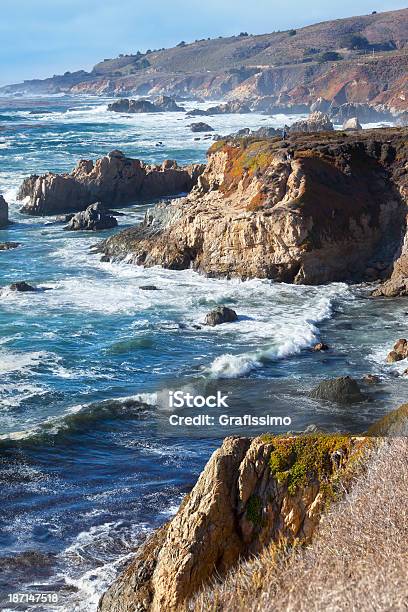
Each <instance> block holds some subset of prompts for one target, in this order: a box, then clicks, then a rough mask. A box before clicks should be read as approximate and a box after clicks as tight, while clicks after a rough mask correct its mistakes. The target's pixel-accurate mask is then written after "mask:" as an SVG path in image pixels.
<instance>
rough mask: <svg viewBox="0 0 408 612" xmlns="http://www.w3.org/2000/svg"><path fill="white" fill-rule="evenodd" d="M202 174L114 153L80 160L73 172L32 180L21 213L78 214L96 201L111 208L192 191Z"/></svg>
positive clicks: (21, 196)
mask: <svg viewBox="0 0 408 612" xmlns="http://www.w3.org/2000/svg"><path fill="white" fill-rule="evenodd" d="M203 170H204V166H203V165H202V164H193V165H191V166H186V167H181V168H179V167H178V166H177V163H176V162H173V161H170V160H167V161H165V162H163V164H162V165H161V166H154V165H147V164H144V163H143V162H141V161H140V160H138V159H132V158H130V157H126V156H125V155H124V154H123V153H122V152H121V151H112V152H111V153H109V154H108V155H106V156H105V157H102V158H101V159H98V160H97V161H96V162H95V163H94V162H93V161H89V160H81V161H80V162H78V164H77V166H76V167H75V168H74V170H73V171H72V172H71V173H70V174H53V173H49V174H45V175H43V176H37V175H32V176H30V177H29V178H27V179H25V180H24V182H23V184H22V185H21V187H20V189H19V192H18V194H17V199H18V200H23V201H24V205H23V207H22V209H21V210H22V212H25V213H27V214H30V215H47V214H48V215H57V214H61V213H65V212H70V211H73V212H76V211H80V210H85V209H86V208H87V207H88V206H90V205H91V204H93V203H94V202H101V204H102V205H103V206H106V207H107V208H110V207H112V206H117V205H123V204H129V203H131V202H137V201H141V200H147V199H152V198H157V197H162V196H166V195H167V196H171V195H177V194H180V193H185V192H189V191H190V190H191V189H192V187H193V186H194V185H195V184H196V182H197V179H198V176H199V175H200V174H201V173H202V172H203Z"/></svg>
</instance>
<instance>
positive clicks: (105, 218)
mask: <svg viewBox="0 0 408 612" xmlns="http://www.w3.org/2000/svg"><path fill="white" fill-rule="evenodd" d="M111 212H112V211H110V210H108V209H107V208H105V207H104V206H103V205H102V204H101V203H100V202H95V204H91V206H88V208H87V209H86V210H84V211H83V212H79V213H77V214H76V215H74V216H73V217H72V219H71V220H70V222H69V223H68V225H67V226H66V227H64V229H65V230H73V231H74V230H92V231H98V230H105V229H110V228H113V227H116V226H117V225H118V222H117V220H116V219H115V217H114V216H112V215H111V214H110V213H111Z"/></svg>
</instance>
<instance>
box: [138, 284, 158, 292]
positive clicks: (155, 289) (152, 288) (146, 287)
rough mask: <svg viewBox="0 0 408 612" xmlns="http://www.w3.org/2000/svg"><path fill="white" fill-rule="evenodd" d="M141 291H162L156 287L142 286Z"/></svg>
mask: <svg viewBox="0 0 408 612" xmlns="http://www.w3.org/2000/svg"><path fill="white" fill-rule="evenodd" d="M139 289H141V290H142V291H160V289H159V288H158V287H156V285H140V287H139Z"/></svg>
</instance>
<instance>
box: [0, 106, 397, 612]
mask: <svg viewBox="0 0 408 612" xmlns="http://www.w3.org/2000/svg"><path fill="white" fill-rule="evenodd" d="M108 102H109V100H105V99H100V98H99V99H93V98H67V97H64V96H61V97H53V98H38V99H35V100H30V99H13V100H11V99H6V98H0V125H1V126H2V129H1V130H0V193H3V195H4V196H5V198H6V199H7V201H8V202H9V204H10V209H11V210H10V217H11V218H12V220H13V221H14V223H13V224H12V225H10V226H9V228H7V229H5V230H0V241H6V240H9V241H16V242H21V247H19V248H18V249H16V250H11V251H5V252H0V482H1V491H2V496H1V502H0V567H1V574H0V592H1V594H2V596H3V599H2V600H1V602H2V603H1V606H2V609H4V610H8V609H10V610H11V609H13V610H15V609H22V610H23V609H26V608H27V606H25V605H24V604H21V605H19V606H16V605H14V604H7V594H9V593H15V592H29V593H41V592H44V591H57V592H58V594H59V603H58V604H56V605H52V604H47V605H46V606H45V607H44V605H41V604H38V605H34V604H30V605H29V609H33V610H54V609H55V610H65V611H67V612H73V611H93V610H96V606H97V602H98V599H99V597H100V595H101V594H102V593H103V591H104V590H105V588H106V587H107V586H108V585H109V583H110V582H111V581H112V580H113V579H114V578H115V576H116V575H117V573H118V572H119V571H120V570H121V568H123V567H124V565H125V564H126V562H127V561H128V560H129V559H130V557H131V554H132V551H133V550H134V549H135V547H136V546H137V545H138V543H139V542H140V541H141V540H142V539H143V538H144V537H145V536H146V534H147V533H149V532H150V531H151V529H153V528H154V527H156V526H157V525H159V524H161V523H162V522H163V521H165V520H166V519H168V518H169V517H170V516H171V515H172V514H173V513H174V512H175V511H176V509H177V506H178V504H179V502H180V500H181V499H182V497H183V495H184V494H185V492H186V491H188V490H190V488H191V487H192V486H193V484H194V482H195V480H196V478H197V476H198V474H199V473H200V471H201V469H202V468H203V466H204V465H205V463H206V461H207V460H208V458H209V456H210V454H211V453H212V452H213V450H215V449H216V448H217V447H218V446H219V444H220V441H221V439H222V438H223V437H224V436H226V435H229V434H230V433H240V434H242V435H245V434H246V433H248V434H253V433H256V431H255V430H254V431H252V430H245V429H242V428H241V429H239V428H235V429H234V428H228V429H224V430H222V429H220V428H216V429H214V430H212V431H211V432H209V431H205V432H200V431H198V432H194V433H193V434H191V435H190V434H189V432H186V431H184V430H175V431H172V432H169V429H168V428H166V427H165V426H163V423H165V422H166V419H167V415H166V413H165V411H163V409H162V407H161V406H160V404H159V403H158V400H157V397H158V396H157V394H158V393H160V392H161V391H162V390H166V389H183V388H191V387H193V388H198V389H203V388H204V389H209V388H211V389H220V390H222V391H224V392H232V393H233V394H234V397H235V404H234V406H233V411H235V412H236V413H237V414H238V413H239V414H241V413H242V414H245V413H247V412H248V410H249V409H250V411H251V413H252V414H259V415H262V414H265V411H266V408H267V410H268V411H269V412H270V411H272V412H273V414H275V415H288V414H289V415H290V416H291V418H292V424H293V425H292V429H295V430H301V429H304V428H305V427H307V426H308V425H310V424H312V423H313V424H316V425H318V426H321V427H325V428H327V429H332V430H333V429H348V430H352V431H364V429H365V427H366V426H367V424H368V423H370V422H371V421H373V420H374V419H375V418H377V417H379V416H381V415H382V414H384V413H385V412H387V411H388V410H390V409H391V408H392V407H395V406H397V405H398V404H399V403H401V402H402V401H403V400H404V397H405V396H406V386H407V384H408V383H407V380H406V379H404V378H403V377H401V376H398V374H399V373H401V372H402V371H403V370H404V369H405V367H406V364H404V363H401V364H397V365H392V366H390V365H388V364H386V363H385V357H386V354H387V352H388V350H390V348H391V346H392V345H393V343H394V342H395V340H396V339H397V338H399V337H404V336H406V317H407V311H408V301H407V300H406V299H399V300H387V301H382V300H372V299H370V297H369V294H370V287H369V286H355V287H349V286H347V285H345V284H342V283H334V284H331V285H326V286H320V287H295V286H290V285H285V284H275V283H272V282H270V281H266V280H256V279H255V280H251V281H245V282H241V281H238V280H230V281H227V280H219V279H208V278H205V277H204V276H201V275H199V274H197V273H195V272H192V271H190V270H188V271H182V272H179V271H169V270H163V269H161V268H159V267H157V268H152V269H149V270H144V269H142V268H139V267H136V266H133V265H129V264H126V263H121V264H112V263H101V262H100V257H99V256H97V255H94V254H91V253H90V251H89V248H90V247H91V246H92V245H94V244H96V243H97V242H98V240H100V239H101V238H105V237H107V236H108V235H109V234H110V233H111V232H109V231H108V232H101V233H100V234H99V235H95V234H94V233H92V234H89V233H86V232H74V233H71V232H64V231H63V229H62V226H61V224H58V223H55V221H54V219H53V218H52V217H45V218H31V217H28V216H24V215H22V214H21V213H20V212H19V203H18V202H16V192H17V188H18V186H19V185H20V183H21V181H22V180H23V178H24V177H26V176H28V175H30V174H32V173H36V174H41V173H44V172H46V171H57V172H62V171H68V170H70V169H71V168H72V167H73V166H74V165H75V164H76V162H77V160H78V159H80V158H88V159H89V158H93V159H95V158H97V157H100V156H101V155H103V154H105V153H107V152H109V151H110V150H112V149H121V150H122V151H124V152H125V153H126V154H128V155H130V156H134V157H139V158H141V159H143V160H145V161H148V162H162V161H163V160H164V159H167V158H175V159H177V161H178V162H179V163H190V162H201V161H203V160H204V159H205V152H206V150H207V148H208V146H209V144H210V141H208V140H204V139H203V138H202V137H200V135H196V134H192V133H191V132H190V131H189V129H188V124H189V123H191V121H193V120H191V119H190V120H189V119H187V118H186V117H185V115H184V114H183V113H174V114H171V113H160V114H155V115H133V116H132V115H129V116H126V115H120V114H114V113H109V112H107V110H106V106H107V103H108ZM187 106H189V107H191V106H195V105H192V104H191V103H188V105H187ZM204 106H205V105H204ZM296 118H298V117H296ZM294 119H295V117H288V116H283V115H281V116H274V117H265V116H263V115H256V114H252V115H226V116H218V117H209V118H208V122H209V123H210V124H211V125H212V126H213V127H214V128H215V129H216V131H217V132H218V133H220V134H227V133H230V132H231V131H234V130H237V129H240V128H242V127H252V128H257V127H261V126H280V125H282V124H283V123H285V122H287V123H290V122H291V121H293V120H294ZM206 121H207V119H206ZM198 137H200V140H196V138H198ZM159 143H162V144H160V145H159ZM147 207H148V204H143V205H140V204H139V205H138V204H135V205H131V206H128V207H126V208H124V209H122V212H123V213H124V216H122V217H119V225H120V229H123V228H125V227H129V226H131V225H132V224H135V223H137V222H138V221H139V220H140V219H141V218H142V217H143V215H144V213H145V210H146V208H147ZM115 231H117V230H115ZM19 280H26V281H28V282H30V283H33V284H36V285H38V286H39V287H43V288H47V289H49V290H47V291H44V292H38V293H35V294H18V293H14V292H11V291H9V290H8V286H9V285H10V284H11V283H12V282H15V281H19ZM148 284H149V285H150V284H153V285H156V286H157V287H158V288H159V291H142V290H140V288H139V287H140V286H141V285H148ZM218 304H226V305H228V306H230V307H232V308H234V309H235V310H236V311H237V312H238V314H239V319H238V321H236V322H235V323H233V324H230V325H225V326H220V327H216V328H207V327H203V326H202V322H203V319H204V317H205V314H206V313H207V312H208V311H209V310H210V309H211V308H212V307H214V306H216V305H218ZM319 340H323V341H324V342H326V343H328V344H329V345H330V347H331V350H330V351H329V352H325V353H313V352H311V351H310V350H309V349H310V347H311V346H312V345H313V344H314V343H316V342H317V341H319ZM367 373H374V374H378V375H380V376H381V379H382V383H381V385H379V386H376V387H372V388H371V389H367V391H368V393H369V399H367V401H365V402H362V403H361V404H358V405H354V406H352V407H334V406H332V405H325V404H324V403H319V402H316V401H312V400H310V399H308V396H307V392H308V390H309V389H310V388H312V387H313V386H315V385H316V384H317V383H318V382H319V381H320V380H322V379H324V378H330V377H334V376H339V375H346V374H349V375H352V376H355V377H357V378H361V377H363V376H364V375H365V374H367ZM264 429H265V428H264ZM280 432H281V430H280Z"/></svg>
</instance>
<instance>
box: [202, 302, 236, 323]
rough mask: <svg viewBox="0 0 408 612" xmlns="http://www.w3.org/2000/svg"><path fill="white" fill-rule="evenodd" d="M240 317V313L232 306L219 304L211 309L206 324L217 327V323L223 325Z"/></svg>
mask: <svg viewBox="0 0 408 612" xmlns="http://www.w3.org/2000/svg"><path fill="white" fill-rule="evenodd" d="M237 319H238V315H237V313H236V312H235V310H232V308H227V307H226V306H217V308H214V310H211V312H209V313H208V314H207V315H206V317H205V321H204V324H205V325H210V326H211V327H215V325H221V324H222V323H232V322H233V321H236V320H237Z"/></svg>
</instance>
